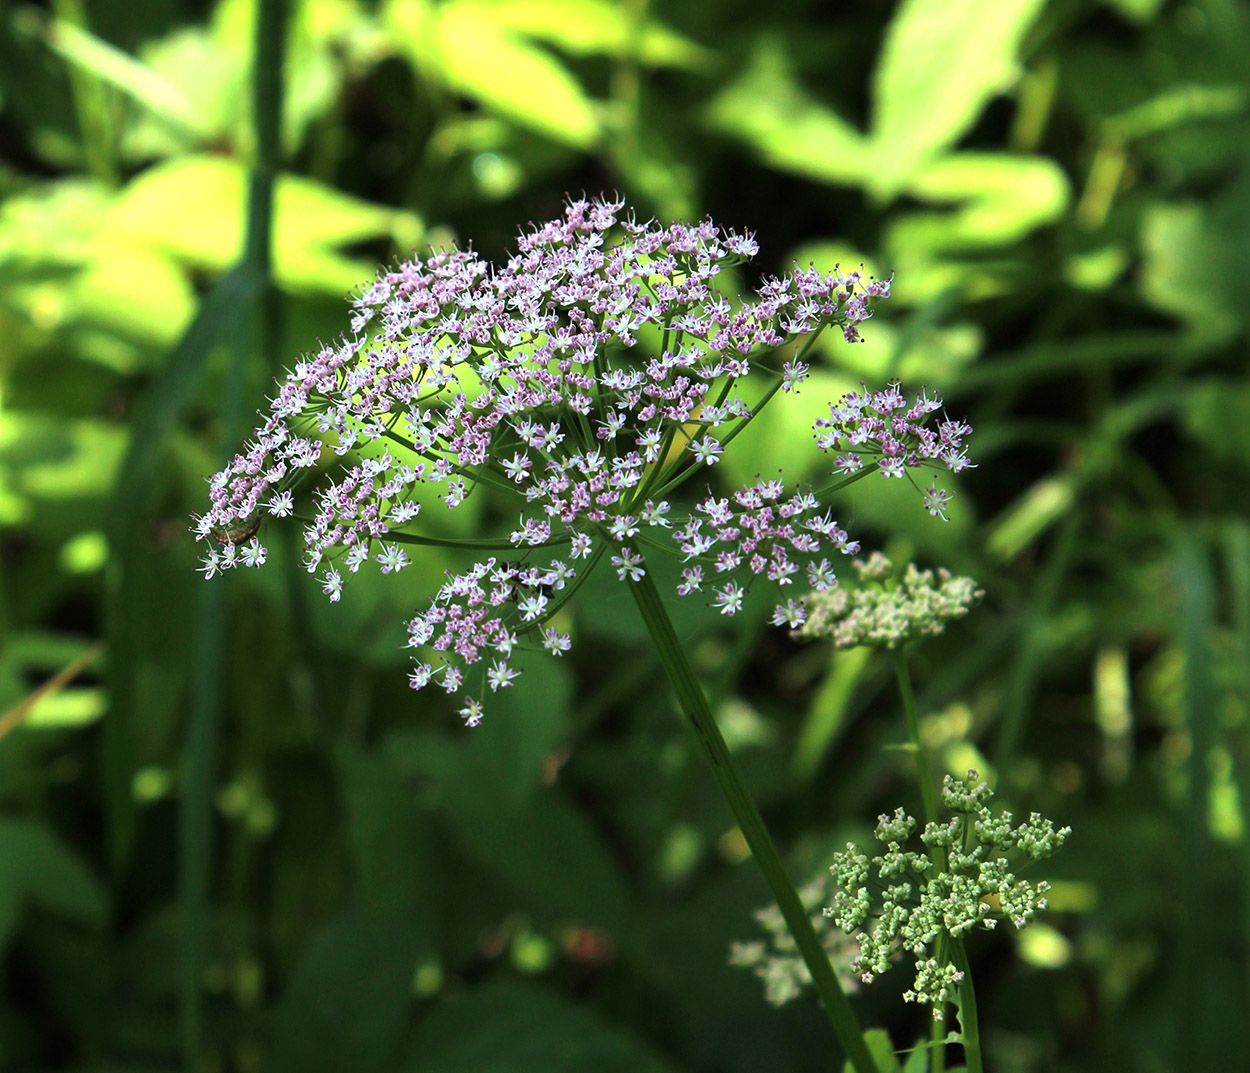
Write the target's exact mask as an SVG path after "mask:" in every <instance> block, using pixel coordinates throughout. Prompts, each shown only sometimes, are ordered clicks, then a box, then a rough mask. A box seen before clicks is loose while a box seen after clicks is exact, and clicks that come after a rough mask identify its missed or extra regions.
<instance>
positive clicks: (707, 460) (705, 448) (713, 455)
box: [690, 436, 725, 466]
mask: <svg viewBox="0 0 1250 1073" xmlns="http://www.w3.org/2000/svg"><path fill="white" fill-rule="evenodd" d="M690 450H692V451H693V452H694V456H695V458H697V459H698V460H699V461H700V462H702V463H703V464H704V465H705V466H711V465H714V464H715V463H716V462H718V461H720V456H721V455H722V454H724V452H725V448H724V447H722V446H721V445H720V444H719V443H717V442H716V441H715V440H714V439H712V438H711V437H710V436H704V437H703V439H701V440H696V441H695V442H694V443H692V444H691V445H690Z"/></svg>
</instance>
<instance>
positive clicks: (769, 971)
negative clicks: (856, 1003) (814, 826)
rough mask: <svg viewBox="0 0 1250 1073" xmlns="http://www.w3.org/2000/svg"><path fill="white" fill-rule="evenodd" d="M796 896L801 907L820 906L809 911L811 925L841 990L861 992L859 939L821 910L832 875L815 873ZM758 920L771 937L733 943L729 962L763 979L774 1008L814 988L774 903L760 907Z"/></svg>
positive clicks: (809, 908) (829, 888) (829, 895)
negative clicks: (856, 970) (855, 964)
mask: <svg viewBox="0 0 1250 1073" xmlns="http://www.w3.org/2000/svg"><path fill="white" fill-rule="evenodd" d="M798 894H799V900H800V901H801V902H802V903H803V908H805V909H808V910H813V909H815V910H816V911H815V912H814V913H812V914H811V921H812V929H813V930H814V931H815V932H816V936H817V938H819V939H820V943H821V945H822V946H823V947H824V949H825V954H826V955H827V956H828V958H829V963H830V964H831V965H832V966H833V970H834V972H835V973H837V976H838V982H839V983H840V984H841V985H842V989H843V991H845V992H847V993H848V994H850V993H852V992H854V991H856V990H858V989H859V979H858V977H856V976H855V975H854V974H853V973H852V972H851V961H852V960H853V958H854V956H855V941H854V939H852V938H851V937H850V936H848V935H847V934H846V933H845V932H843V931H841V929H839V928H837V927H835V926H834V924H833V922H832V921H831V920H830V919H829V917H827V916H826V915H825V914H824V913H823V912H822V911H821V910H820V909H818V908H817V907H818V906H820V905H821V903H823V902H826V901H828V900H829V898H830V897H831V895H832V894H833V879H832V877H831V876H829V875H820V876H817V877H816V878H815V879H813V880H812V881H811V882H810V883H808V884H807V885H806V886H804V887H803V888H802V889H800V890H799V892H798ZM755 919H756V921H757V922H758V923H759V925H760V927H761V928H763V929H764V931H765V932H767V933H768V939H767V940H763V939H755V940H752V941H750V942H745V943H733V944H732V945H731V947H730V949H729V963H730V964H731V965H737V966H739V967H740V968H746V969H751V970H752V971H753V972H754V973H755V975H756V976H758V977H759V978H760V979H761V980H762V981H763V982H764V998H765V999H766V1000H767V1001H768V1002H770V1003H772V1005H774V1006H783V1005H785V1004H786V1003H787V1002H789V1001H790V1000H791V999H793V998H797V997H798V996H799V995H800V994H801V993H802V991H803V989H804V988H805V987H809V986H811V983H812V974H811V972H810V971H809V970H808V968H807V965H806V963H805V962H804V961H803V957H802V955H801V954H800V953H799V948H798V946H797V945H796V944H795V942H794V938H793V936H791V934H790V931H789V929H788V927H787V926H786V922H785V919H784V918H783V917H782V915H781V910H780V909H778V908H777V905H776V903H772V904H770V905H766V906H765V907H764V908H762V909H759V910H756V912H755Z"/></svg>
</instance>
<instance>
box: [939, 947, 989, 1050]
mask: <svg viewBox="0 0 1250 1073" xmlns="http://www.w3.org/2000/svg"><path fill="white" fill-rule="evenodd" d="M947 942H948V943H949V945H950V952H951V961H952V962H954V964H955V967H956V968H957V969H958V970H959V971H960V972H962V973H963V978H962V979H961V980H960V981H959V1027H960V1033H959V1035H960V1039H961V1040H962V1041H963V1045H964V1065H965V1066H966V1067H967V1070H968V1073H982V1065H981V1028H980V1022H979V1021H978V1020H977V992H976V988H974V987H973V986H972V969H971V968H969V966H968V955H967V954H966V953H965V952H964V944H963V942H962V940H960V939H956V938H955V937H954V936H948V938H947Z"/></svg>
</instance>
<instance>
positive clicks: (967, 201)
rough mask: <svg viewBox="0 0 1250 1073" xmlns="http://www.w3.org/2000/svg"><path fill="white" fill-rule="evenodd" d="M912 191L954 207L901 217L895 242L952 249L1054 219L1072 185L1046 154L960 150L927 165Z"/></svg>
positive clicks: (1004, 240) (1007, 239)
mask: <svg viewBox="0 0 1250 1073" xmlns="http://www.w3.org/2000/svg"><path fill="white" fill-rule="evenodd" d="M908 193H909V194H911V195H912V196H913V197H917V198H920V199H921V200H923V201H929V202H936V203H938V204H942V205H951V206H953V210H952V211H950V212H943V213H914V214H907V215H902V216H899V217H898V218H897V219H896V222H895V223H894V224H893V226H892V228H891V231H890V243H891V245H893V246H896V247H900V248H903V247H911V248H922V249H925V250H949V249H960V248H967V247H982V246H995V245H1005V244H1008V243H1012V242H1016V241H1018V240H1019V239H1021V238H1023V237H1024V236H1025V235H1027V234H1028V233H1029V232H1030V231H1033V230H1035V229H1036V228H1038V227H1042V226H1044V225H1046V224H1049V223H1053V222H1054V221H1055V220H1057V219H1059V218H1060V217H1061V216H1062V215H1063V213H1064V211H1065V210H1066V208H1067V206H1068V196H1069V187H1068V180H1067V178H1066V177H1065V176H1064V174H1063V170H1062V169H1061V168H1059V167H1058V166H1057V165H1056V164H1055V163H1054V162H1053V161H1051V160H1047V159H1045V158H1044V157H1013V156H1007V155H1006V154H992V153H957V154H952V155H951V156H946V157H942V158H940V159H938V160H936V161H934V162H933V163H931V164H929V165H927V166H925V167H924V168H923V169H922V170H921V171H919V172H918V173H917V174H916V175H915V176H914V177H913V179H912V181H911V182H910V184H909V186H908Z"/></svg>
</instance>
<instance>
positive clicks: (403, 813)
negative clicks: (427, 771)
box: [337, 743, 429, 918]
mask: <svg viewBox="0 0 1250 1073" xmlns="http://www.w3.org/2000/svg"><path fill="white" fill-rule="evenodd" d="M337 760H338V765H337V766H338V772H339V782H340V785H341V787H342V791H343V797H344V799H345V801H346V804H347V819H348V830H349V832H350V834H351V848H352V854H353V856H354V857H355V859H356V870H357V874H358V876H359V879H360V885H361V888H362V891H363V894H364V900H365V905H366V907H367V908H368V909H369V910H370V911H371V912H372V913H374V914H375V915H376V916H378V917H382V918H391V917H397V916H399V915H400V914H401V913H403V912H405V911H411V909H412V907H413V906H414V905H415V904H417V903H418V902H419V901H420V899H421V894H422V892H423V889H424V886H425V884H424V880H425V878H426V877H427V875H428V872H429V868H428V867H427V862H426V859H425V858H426V853H425V846H424V842H425V837H424V836H425V831H424V825H422V823H421V815H420V811H419V810H418V808H417V806H416V802H415V800H414V797H413V793H412V790H411V789H410V788H409V787H408V786H407V784H406V783H405V781H404V779H403V777H402V775H401V774H400V771H399V769H398V768H397V767H396V765H395V764H394V762H393V761H391V760H389V759H388V758H386V757H384V756H379V755H377V754H375V753H369V752H366V751H365V750H364V749H361V748H360V747H358V746H356V745H352V744H350V743H344V744H343V745H341V746H340V747H339V749H338V751H337Z"/></svg>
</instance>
